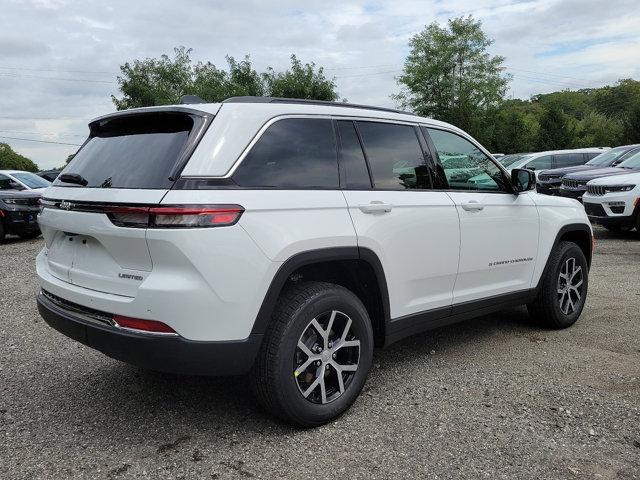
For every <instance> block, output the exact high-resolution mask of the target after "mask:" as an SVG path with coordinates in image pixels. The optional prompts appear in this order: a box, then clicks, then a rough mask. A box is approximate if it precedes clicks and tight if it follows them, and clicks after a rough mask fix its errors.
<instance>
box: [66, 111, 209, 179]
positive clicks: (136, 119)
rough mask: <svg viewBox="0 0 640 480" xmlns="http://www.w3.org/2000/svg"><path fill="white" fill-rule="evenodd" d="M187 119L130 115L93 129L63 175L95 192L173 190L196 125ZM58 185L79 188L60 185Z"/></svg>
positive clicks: (172, 114) (183, 116) (174, 115)
mask: <svg viewBox="0 0 640 480" xmlns="http://www.w3.org/2000/svg"><path fill="white" fill-rule="evenodd" d="M198 120H200V121H201V120H202V119H196V117H195V116H192V115H188V114H185V113H175V112H162V113H150V114H140V115H126V116H121V117H116V118H112V119H107V120H105V121H103V122H101V123H99V124H94V125H92V126H91V130H92V131H91V134H90V136H89V139H88V140H87V142H86V143H85V144H84V146H83V147H82V148H81V149H80V150H79V151H78V153H77V154H76V156H75V157H74V158H73V160H71V162H70V163H69V165H68V166H67V167H66V168H65V169H64V171H63V172H62V173H65V174H77V175H80V176H81V177H82V178H83V179H84V180H86V182H87V184H86V186H87V187H95V188H154V189H165V188H170V187H171V185H172V184H173V181H172V180H171V179H170V178H169V177H170V176H171V174H172V172H173V170H174V168H175V167H176V165H177V164H178V162H179V160H180V157H181V154H182V153H183V151H184V150H185V147H186V146H187V142H188V140H189V136H190V134H191V132H192V130H193V127H194V122H195V121H198ZM54 185H56V186H62V187H77V186H78V185H77V184H72V183H66V182H62V181H61V180H60V178H58V179H56V181H55V183H54Z"/></svg>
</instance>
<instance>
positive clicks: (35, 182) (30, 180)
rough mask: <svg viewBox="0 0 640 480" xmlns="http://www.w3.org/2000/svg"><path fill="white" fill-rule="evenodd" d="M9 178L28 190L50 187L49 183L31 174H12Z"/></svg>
mask: <svg viewBox="0 0 640 480" xmlns="http://www.w3.org/2000/svg"><path fill="white" fill-rule="evenodd" d="M11 176H12V177H13V178H15V179H16V180H19V181H20V182H22V183H24V184H25V185H26V186H27V187H29V188H47V187H48V186H49V185H51V182H50V181H48V180H45V179H44V178H42V177H39V176H38V175H36V174H35V173H31V172H16V173H12V174H11Z"/></svg>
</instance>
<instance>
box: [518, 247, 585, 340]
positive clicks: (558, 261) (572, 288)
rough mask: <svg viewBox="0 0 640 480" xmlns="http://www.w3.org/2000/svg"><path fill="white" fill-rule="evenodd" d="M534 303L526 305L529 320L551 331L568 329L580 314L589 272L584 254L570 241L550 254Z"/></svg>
mask: <svg viewBox="0 0 640 480" xmlns="http://www.w3.org/2000/svg"><path fill="white" fill-rule="evenodd" d="M548 262H549V263H548V268H547V271H546V273H545V274H544V278H543V279H542V285H541V287H540V291H539V292H538V296H537V298H536V300H535V301H534V302H533V303H531V304H529V305H527V308H528V310H529V314H530V315H531V317H533V318H535V319H536V320H539V321H540V322H542V323H543V324H545V325H546V326H548V327H551V328H567V327H570V326H571V325H573V324H574V323H575V322H576V320H578V317H579V316H580V314H581V313H582V309H583V308H584V303H585V300H586V297H587V288H588V284H589V271H588V268H589V267H588V265H587V259H586V258H585V256H584V253H583V252H582V250H581V249H580V247H578V245H576V244H575V243H573V242H560V243H559V244H558V245H557V246H556V247H555V248H554V249H553V251H552V252H551V255H550V256H549V260H548Z"/></svg>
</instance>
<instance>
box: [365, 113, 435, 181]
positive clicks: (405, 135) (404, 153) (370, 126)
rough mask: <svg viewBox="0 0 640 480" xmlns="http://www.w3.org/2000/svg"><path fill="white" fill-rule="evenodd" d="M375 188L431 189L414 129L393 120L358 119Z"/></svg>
mask: <svg viewBox="0 0 640 480" xmlns="http://www.w3.org/2000/svg"><path fill="white" fill-rule="evenodd" d="M358 129H359V130H360V134H361V135H362V141H363V143H364V149H365V152H366V153H367V159H368V160H369V167H370V168H371V175H372V177H373V184H374V186H375V188H378V189H382V190H406V189H425V188H431V181H430V179H429V171H428V169H427V165H426V163H425V161H424V155H423V153H422V148H421V147H420V143H418V137H417V136H416V132H415V130H414V128H413V127H412V126H410V125H398V124H393V123H378V122H358Z"/></svg>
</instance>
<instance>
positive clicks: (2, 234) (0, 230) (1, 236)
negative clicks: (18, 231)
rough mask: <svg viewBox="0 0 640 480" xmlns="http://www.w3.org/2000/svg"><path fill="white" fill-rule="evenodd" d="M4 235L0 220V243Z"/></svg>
mask: <svg viewBox="0 0 640 480" xmlns="http://www.w3.org/2000/svg"><path fill="white" fill-rule="evenodd" d="M4 236H5V232H4V225H3V224H2V221H1V220H0V243H2V242H4Z"/></svg>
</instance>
